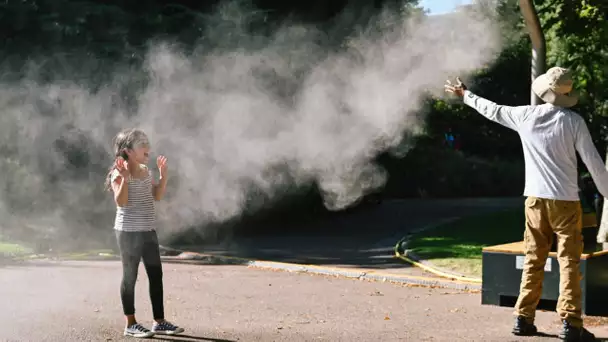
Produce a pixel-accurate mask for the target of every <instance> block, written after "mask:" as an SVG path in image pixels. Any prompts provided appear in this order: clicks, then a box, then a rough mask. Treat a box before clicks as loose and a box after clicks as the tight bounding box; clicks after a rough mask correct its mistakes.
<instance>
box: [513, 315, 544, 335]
mask: <svg viewBox="0 0 608 342" xmlns="http://www.w3.org/2000/svg"><path fill="white" fill-rule="evenodd" d="M537 332H538V330H537V329H536V326H535V325H534V323H531V322H529V321H528V320H526V318H525V317H523V316H517V318H516V319H515V326H514V327H513V335H517V336H532V335H535V334H536V333H537Z"/></svg>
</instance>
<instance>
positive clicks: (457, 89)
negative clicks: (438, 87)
mask: <svg viewBox="0 0 608 342" xmlns="http://www.w3.org/2000/svg"><path fill="white" fill-rule="evenodd" d="M456 81H457V82H458V84H456V85H453V84H452V82H450V80H447V81H446V85H445V91H446V92H448V93H452V94H454V95H456V96H459V97H464V91H465V90H467V86H465V85H464V83H462V81H461V80H460V77H456Z"/></svg>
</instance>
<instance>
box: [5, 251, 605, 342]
mask: <svg viewBox="0 0 608 342" xmlns="http://www.w3.org/2000/svg"><path fill="white" fill-rule="evenodd" d="M164 274H165V293H166V314H167V318H168V319H169V320H171V321H173V322H175V323H177V324H179V325H182V326H184V327H185V328H186V329H187V331H186V334H187V336H186V337H183V338H179V337H170V338H164V339H163V338H160V339H159V340H165V341H289V342H293V341H365V342H368V341H518V340H519V341H555V340H556V337H555V335H556V334H557V333H558V331H559V322H558V320H557V316H556V314H555V313H553V312H539V314H538V318H537V324H538V326H539V328H540V329H541V331H543V332H545V333H547V334H549V336H548V337H547V336H545V337H533V338H525V339H517V338H515V337H514V336H512V335H510V328H511V324H512V319H513V318H512V316H511V309H509V308H499V307H493V306H482V305H480V304H479V303H480V295H479V294H478V293H462V292H458V291H454V290H445V289H428V288H416V287H404V286H400V285H394V284H390V283H372V282H366V281H358V280H351V279H343V278H335V277H325V276H314V275H308V274H292V273H286V272H272V271H267V270H258V269H251V268H247V267H243V266H227V265H211V266H199V265H183V264H165V265H164ZM120 275H121V268H120V264H119V262H117V261H103V262H101V261H98V262H90V261H89V262H44V261H39V262H29V263H23V264H16V265H0V298H2V310H0V340H2V341H37V342H38V341H61V342H65V341H123V340H125V341H126V340H128V339H125V338H123V337H122V327H123V320H122V315H121V307H120V300H119V281H120ZM145 279H146V278H145V271H144V269H143V267H142V268H141V269H140V279H139V281H138V284H137V289H136V296H137V299H136V308H137V310H138V317H139V320H140V321H141V322H142V323H146V324H149V323H150V312H151V310H150V304H149V300H148V298H147V281H146V280H145ZM592 330H593V331H595V332H596V333H597V334H598V336H602V337H608V329H607V328H606V327H605V326H602V327H596V328H595V329H593V328H592ZM551 335H553V336H551ZM157 340H158V339H157Z"/></svg>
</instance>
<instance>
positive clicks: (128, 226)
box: [106, 129, 184, 338]
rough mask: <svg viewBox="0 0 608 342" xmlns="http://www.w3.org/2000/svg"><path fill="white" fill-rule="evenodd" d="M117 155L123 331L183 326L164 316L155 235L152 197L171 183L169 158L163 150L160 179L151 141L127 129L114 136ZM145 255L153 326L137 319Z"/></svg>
mask: <svg viewBox="0 0 608 342" xmlns="http://www.w3.org/2000/svg"><path fill="white" fill-rule="evenodd" d="M114 149H115V153H116V161H115V163H114V165H113V166H112V168H111V170H110V172H109V174H108V177H107V180H106V187H107V188H108V190H109V189H111V190H112V191H113V193H114V201H115V202H116V220H115V223H114V229H115V230H116V239H117V240H118V247H119V249H120V257H121V259H122V269H123V273H122V282H121V285H120V297H121V300H122V306H123V311H124V314H125V316H126V319H127V326H126V328H125V331H124V335H125V336H133V337H142V338H145V337H152V336H153V335H154V334H168V335H174V334H179V333H182V332H183V331H184V329H183V328H180V327H177V326H175V325H173V324H171V323H169V322H168V321H167V320H165V316H164V315H165V314H164V307H163V279H162V277H163V271H162V265H161V260H160V251H159V245H158V237H157V235H156V225H155V224H156V212H155V207H154V201H159V200H160V199H161V198H162V197H163V195H164V193H165V187H166V185H167V159H166V158H165V157H163V156H159V157H158V159H157V160H156V165H157V166H158V170H159V172H160V180H159V182H158V184H157V183H156V182H155V181H154V180H153V177H152V174H151V172H150V171H149V170H148V168H147V167H146V165H147V163H148V159H149V150H150V143H149V141H148V138H147V136H146V134H145V133H144V132H142V131H141V130H137V129H128V130H125V131H122V132H120V133H119V134H118V135H117V136H116V138H115V139H114ZM141 259H143V262H144V266H145V268H146V273H147V274H148V280H149V282H150V300H151V302H152V312H153V314H154V323H153V326H152V331H150V330H148V329H146V328H145V327H143V326H142V325H140V324H139V323H138V322H137V320H136V319H135V303H134V302H135V298H134V293H135V281H136V280H137V270H138V268H139V261H140V260H141Z"/></svg>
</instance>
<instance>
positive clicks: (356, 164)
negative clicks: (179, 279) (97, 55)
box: [0, 4, 501, 243]
mask: <svg viewBox="0 0 608 342" xmlns="http://www.w3.org/2000/svg"><path fill="white" fill-rule="evenodd" d="M254 13H256V12H254V11H253V10H252V9H251V8H243V7H239V6H237V5H235V4H225V5H223V6H222V7H220V8H218V10H217V12H216V13H215V14H214V15H212V16H209V20H208V26H207V27H205V28H204V29H203V30H202V35H201V43H200V45H198V46H197V48H196V49H194V50H188V51H186V50H184V49H182V48H180V47H178V46H177V45H174V44H172V43H171V42H157V43H154V44H151V45H150V48H149V50H148V52H147V55H146V57H145V62H144V63H143V64H142V65H137V66H127V65H116V67H115V68H114V72H113V73H112V74H111V75H104V77H97V78H96V79H100V78H101V79H105V81H104V82H102V83H99V82H97V81H96V82H95V83H93V81H92V80H91V79H82V78H78V77H74V74H72V73H70V70H69V69H67V68H66V69H64V70H63V71H61V72H59V71H58V72H54V73H50V74H51V75H52V77H50V79H49V78H48V77H46V78H43V77H41V76H40V73H41V71H42V70H43V69H44V64H40V63H38V64H36V63H34V64H32V65H30V68H29V69H28V72H27V73H26V75H27V76H26V77H25V78H22V79H20V80H16V81H15V80H10V81H9V80H7V81H2V82H0V111H1V115H0V155H1V156H2V157H1V158H0V173H1V175H2V177H1V178H0V217H3V218H5V219H3V222H2V232H3V234H4V235H14V236H20V237H23V236H26V235H27V236H30V237H32V238H36V239H37V238H40V239H43V238H48V237H51V236H61V237H62V238H63V239H64V241H65V243H69V241H70V237H72V236H78V235H79V233H82V232H95V231H106V230H108V231H111V229H112V223H113V219H114V203H113V202H112V196H111V195H110V194H109V193H107V192H104V191H103V182H104V178H105V176H106V173H107V169H108V167H109V166H110V165H111V163H112V161H113V151H112V145H111V142H112V138H113V137H114V136H115V135H116V134H117V133H118V132H119V131H120V130H121V129H123V128H127V127H139V128H142V129H143V130H144V131H145V132H146V133H147V134H148V135H149V137H150V140H151V143H152V150H153V153H154V154H160V153H162V154H164V155H165V156H167V158H168V160H169V174H170V179H169V183H168V193H167V197H166V198H165V199H164V200H163V202H161V203H160V204H159V205H158V218H159V231H160V233H161V234H162V235H165V236H166V235H167V234H173V233H177V232H180V231H183V230H184V229H186V228H188V227H191V226H193V225H200V226H204V225H205V223H217V222H223V221H226V220H229V219H231V218H234V217H238V216H239V215H240V214H241V213H242V212H243V211H244V210H255V209H256V208H261V207H264V206H268V205H272V203H274V202H273V201H277V200H280V199H281V198H282V196H285V195H286V194H287V193H289V192H293V191H296V190H297V189H298V188H299V187H302V186H307V185H310V184H316V185H317V186H318V187H319V188H320V189H321V191H322V194H323V196H324V201H325V204H326V206H327V207H328V208H330V209H332V210H339V209H341V208H345V207H347V206H348V205H350V204H352V203H354V202H355V201H356V200H357V199H359V198H361V197H362V196H363V195H365V194H366V193H368V192H370V191H373V190H376V189H379V188H381V187H382V186H383V185H384V183H385V181H386V179H387V174H386V172H385V171H384V170H383V169H382V168H381V167H379V166H378V165H377V164H375V163H374V158H375V157H376V156H377V155H378V154H379V153H381V152H384V151H387V150H398V151H401V152H404V151H407V149H408V148H411V147H412V146H411V144H410V143H411V141H412V140H411V138H412V137H414V136H416V135H417V134H419V133H420V132H422V130H423V129H424V127H423V124H424V117H422V116H421V115H420V113H421V108H422V105H423V99H424V98H425V96H427V95H428V94H434V95H440V94H442V92H443V84H444V81H445V80H446V78H448V77H450V78H453V77H455V76H457V75H460V76H462V77H466V76H467V74H469V73H471V72H473V71H475V70H477V69H479V68H480V67H483V66H485V65H487V64H488V63H490V62H491V61H492V59H493V58H494V56H495V55H496V53H497V52H499V49H500V46H501V40H500V37H499V33H498V28H496V27H495V26H494V25H493V22H494V20H495V19H494V18H492V17H490V16H487V15H482V14H480V13H476V12H471V13H469V12H462V13H458V14H454V15H450V16H448V17H430V18H423V17H421V16H417V17H416V18H408V17H406V15H405V14H400V13H395V12H391V13H383V14H381V15H378V16H376V17H374V18H373V19H372V20H367V21H365V22H364V25H360V26H359V27H358V28H357V29H353V23H355V22H356V20H354V19H353V18H352V16H349V14H348V13H346V12H345V13H344V14H343V15H342V17H341V18H343V23H342V24H343V25H347V23H349V24H348V25H350V26H348V27H347V26H340V25H341V24H336V25H335V28H334V29H333V31H332V30H330V31H329V32H330V33H326V32H325V33H324V32H322V31H321V30H318V29H316V28H315V27H313V26H310V25H302V24H285V25H283V26H282V27H280V28H278V29H276V30H275V31H274V32H272V34H267V35H260V34H257V33H255V34H254V33H252V32H250V31H248V29H247V28H248V27H251V25H249V24H250V23H251V22H252V21H256V20H258V21H259V20H262V18H258V17H256V15H255V14H254ZM338 22H339V21H338ZM357 23H358V24H361V21H359V22H357ZM344 27H346V28H344ZM341 29H342V30H341ZM347 29H348V30H350V31H349V32H351V34H350V35H349V36H348V37H346V39H343V40H342V41H340V44H336V42H335V37H336V36H339V34H340V32H343V31H344V30H347ZM332 32H333V34H335V36H332ZM83 63H84V62H83ZM43 71H44V73H45V74H46V75H48V74H49V71H48V70H43ZM153 159H154V158H152V160H153ZM151 163H153V161H152V162H151ZM150 166H152V167H153V169H154V170H156V166H155V165H150ZM87 234H88V233H87ZM91 234H92V233H91ZM91 236H94V235H91Z"/></svg>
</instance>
